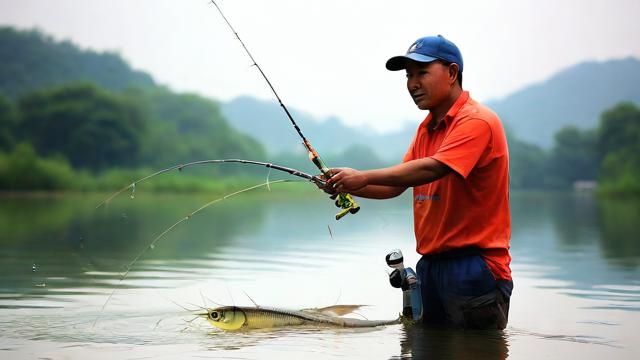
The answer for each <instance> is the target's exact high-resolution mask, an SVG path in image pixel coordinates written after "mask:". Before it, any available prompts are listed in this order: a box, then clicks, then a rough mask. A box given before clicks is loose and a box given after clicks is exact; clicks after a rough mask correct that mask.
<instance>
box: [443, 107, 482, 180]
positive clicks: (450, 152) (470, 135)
mask: <svg viewBox="0 0 640 360" xmlns="http://www.w3.org/2000/svg"><path fill="white" fill-rule="evenodd" d="M490 141H491V127H490V126H489V124H487V123H486V122H485V121H483V120H478V119H472V120H468V121H465V122H464V123H462V124H460V125H458V126H456V127H455V128H454V129H452V130H451V132H450V133H449V134H448V135H447V137H446V138H445V139H444V141H443V142H442V145H440V148H439V149H438V151H436V153H435V154H434V155H433V156H431V157H432V158H433V159H436V160H438V161H440V162H442V163H444V164H445V165H447V166H449V167H450V168H451V169H452V170H453V171H455V172H457V173H458V174H460V176H462V177H463V178H465V179H466V178H467V176H469V173H471V171H472V170H473V168H474V167H475V166H476V164H477V163H478V160H480V158H481V157H482V156H483V154H485V153H487V152H488V151H487V150H488V148H489V143H490Z"/></svg>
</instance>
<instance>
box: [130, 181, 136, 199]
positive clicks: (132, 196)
mask: <svg viewBox="0 0 640 360" xmlns="http://www.w3.org/2000/svg"><path fill="white" fill-rule="evenodd" d="M135 197H136V183H131V198H132V199H133V198H135Z"/></svg>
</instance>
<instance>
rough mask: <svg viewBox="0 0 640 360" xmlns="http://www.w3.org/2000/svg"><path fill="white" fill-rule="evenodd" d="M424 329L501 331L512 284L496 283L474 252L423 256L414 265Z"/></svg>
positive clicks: (505, 324)
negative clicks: (450, 328)
mask: <svg viewBox="0 0 640 360" xmlns="http://www.w3.org/2000/svg"><path fill="white" fill-rule="evenodd" d="M417 273H418V278H419V279H420V288H421V294H422V307H423V308H422V320H423V322H424V323H425V324H427V325H435V326H447V327H457V328H465V329H496V328H497V329H504V328H505V327H506V326H507V321H508V319H509V299H510V297H511V291H512V290H513V282H512V281H508V280H496V279H495V278H494V277H493V274H492V273H491V270H490V269H489V267H488V266H487V264H486V263H485V261H484V260H483V259H482V256H481V255H479V253H478V252H474V251H471V252H469V251H462V252H460V251H457V252H455V251H454V252H450V253H449V254H444V255H431V256H430V255H425V256H423V257H422V258H421V259H420V261H418V265H417Z"/></svg>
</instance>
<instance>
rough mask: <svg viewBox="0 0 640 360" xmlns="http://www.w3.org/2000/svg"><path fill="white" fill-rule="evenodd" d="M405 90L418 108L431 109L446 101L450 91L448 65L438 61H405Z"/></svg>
mask: <svg viewBox="0 0 640 360" xmlns="http://www.w3.org/2000/svg"><path fill="white" fill-rule="evenodd" d="M406 70H407V90H409V94H410V95H411V98H412V99H413V102H415V103H416V105H417V106H418V108H419V109H420V110H431V109H434V108H436V107H437V106H438V105H440V104H442V103H443V102H444V101H447V99H448V96H449V94H450V92H451V82H450V76H449V67H447V66H445V65H443V64H442V63H440V62H438V61H432V62H430V63H419V62H415V61H409V62H408V63H407V69H406Z"/></svg>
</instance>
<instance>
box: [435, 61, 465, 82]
mask: <svg viewBox="0 0 640 360" xmlns="http://www.w3.org/2000/svg"><path fill="white" fill-rule="evenodd" d="M436 61H437V62H439V63H440V64H442V65H444V66H447V67H448V66H449V65H451V64H453V63H451V62H448V61H445V60H436ZM457 65H458V85H460V88H462V71H460V64H457Z"/></svg>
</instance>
